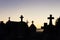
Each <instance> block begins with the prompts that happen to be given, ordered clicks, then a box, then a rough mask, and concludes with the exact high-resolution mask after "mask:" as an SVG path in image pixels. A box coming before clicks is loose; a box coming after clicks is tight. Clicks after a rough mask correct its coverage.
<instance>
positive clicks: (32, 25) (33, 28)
mask: <svg viewBox="0 0 60 40" xmlns="http://www.w3.org/2000/svg"><path fill="white" fill-rule="evenodd" d="M33 23H34V21H32V24H31V25H30V28H29V29H30V32H36V26H35V25H34V24H33Z"/></svg>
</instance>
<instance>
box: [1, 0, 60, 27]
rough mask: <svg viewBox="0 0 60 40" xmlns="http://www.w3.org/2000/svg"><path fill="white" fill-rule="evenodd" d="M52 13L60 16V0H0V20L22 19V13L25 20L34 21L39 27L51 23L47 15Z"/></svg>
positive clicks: (56, 16)
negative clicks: (9, 18)
mask: <svg viewBox="0 0 60 40" xmlns="http://www.w3.org/2000/svg"><path fill="white" fill-rule="evenodd" d="M50 14H52V15H53V17H55V19H54V20H53V24H54V23H55V21H56V19H57V18H58V17H59V16H60V0H0V21H4V22H6V21H7V20H8V17H11V21H20V18H19V17H20V15H23V16H24V21H25V22H26V21H27V20H28V21H29V25H31V21H32V20H33V21H34V24H35V25H36V26H37V28H40V27H41V26H43V24H44V22H47V23H49V20H48V19H47V17H49V15H50Z"/></svg>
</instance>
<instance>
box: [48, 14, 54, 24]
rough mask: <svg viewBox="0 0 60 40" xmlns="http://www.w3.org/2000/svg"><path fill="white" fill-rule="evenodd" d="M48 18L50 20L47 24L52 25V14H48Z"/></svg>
mask: <svg viewBox="0 0 60 40" xmlns="http://www.w3.org/2000/svg"><path fill="white" fill-rule="evenodd" d="M48 19H49V20H50V21H49V25H53V24H52V19H54V17H52V14H50V17H48Z"/></svg>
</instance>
